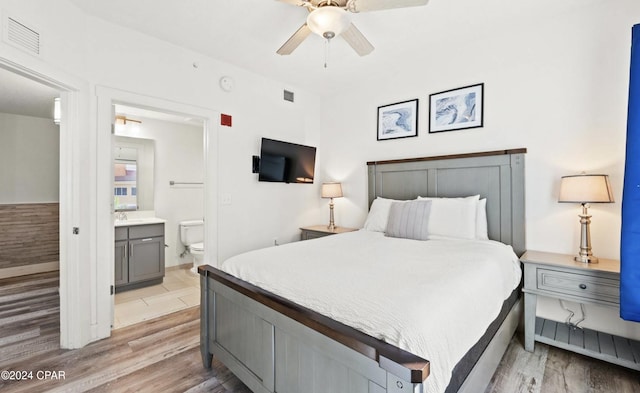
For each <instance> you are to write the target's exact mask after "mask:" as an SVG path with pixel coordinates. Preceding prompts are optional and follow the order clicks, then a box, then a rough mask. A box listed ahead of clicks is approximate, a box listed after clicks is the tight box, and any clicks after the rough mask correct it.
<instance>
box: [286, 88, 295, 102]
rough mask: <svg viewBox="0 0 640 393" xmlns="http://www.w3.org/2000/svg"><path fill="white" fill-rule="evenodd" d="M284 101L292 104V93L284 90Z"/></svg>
mask: <svg viewBox="0 0 640 393" xmlns="http://www.w3.org/2000/svg"><path fill="white" fill-rule="evenodd" d="M284 100H285V101H289V102H293V92H292V91H289V90H285V91H284Z"/></svg>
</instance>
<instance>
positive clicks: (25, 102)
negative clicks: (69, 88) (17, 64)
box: [0, 68, 60, 119]
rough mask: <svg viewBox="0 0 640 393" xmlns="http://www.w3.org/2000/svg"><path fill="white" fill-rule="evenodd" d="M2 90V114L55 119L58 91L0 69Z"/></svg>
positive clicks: (0, 105)
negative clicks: (54, 100) (54, 111)
mask: <svg viewBox="0 0 640 393" xmlns="http://www.w3.org/2000/svg"><path fill="white" fill-rule="evenodd" d="M0 90H2V94H0V112H2V113H13V114H16V115H24V116H33V117H42V118H46V119H53V99H54V98H55V97H58V96H60V93H59V92H58V91H57V90H56V89H53V88H51V87H49V86H45V85H43V84H41V83H38V82H35V81H33V80H31V79H28V78H26V77H24V76H21V75H18V74H14V73H13V72H9V71H7V70H5V69H3V68H0Z"/></svg>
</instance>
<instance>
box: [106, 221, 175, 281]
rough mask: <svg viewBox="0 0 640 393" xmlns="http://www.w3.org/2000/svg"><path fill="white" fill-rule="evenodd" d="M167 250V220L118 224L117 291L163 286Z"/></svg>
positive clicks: (116, 239) (116, 246) (116, 252)
mask: <svg viewBox="0 0 640 393" xmlns="http://www.w3.org/2000/svg"><path fill="white" fill-rule="evenodd" d="M164 247H165V246H164V220H161V219H140V220H128V221H127V220H125V221H120V222H116V226H115V254H114V256H115V291H116V292H122V291H126V290H129V289H135V288H141V287H145V286H149V285H156V284H161V283H162V280H163V278H164V262H165V261H164Z"/></svg>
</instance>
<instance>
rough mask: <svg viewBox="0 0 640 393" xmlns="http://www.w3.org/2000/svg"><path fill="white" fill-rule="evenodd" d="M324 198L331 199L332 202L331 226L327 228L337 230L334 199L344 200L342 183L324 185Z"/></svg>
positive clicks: (330, 204) (330, 208) (330, 209)
mask: <svg viewBox="0 0 640 393" xmlns="http://www.w3.org/2000/svg"><path fill="white" fill-rule="evenodd" d="M322 197H323V198H331V202H329V226H327V228H328V229H329V230H330V231H333V230H335V229H336V224H335V222H334V221H333V198H342V185H341V184H340V183H322Z"/></svg>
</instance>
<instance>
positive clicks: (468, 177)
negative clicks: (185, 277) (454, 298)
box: [199, 149, 526, 393]
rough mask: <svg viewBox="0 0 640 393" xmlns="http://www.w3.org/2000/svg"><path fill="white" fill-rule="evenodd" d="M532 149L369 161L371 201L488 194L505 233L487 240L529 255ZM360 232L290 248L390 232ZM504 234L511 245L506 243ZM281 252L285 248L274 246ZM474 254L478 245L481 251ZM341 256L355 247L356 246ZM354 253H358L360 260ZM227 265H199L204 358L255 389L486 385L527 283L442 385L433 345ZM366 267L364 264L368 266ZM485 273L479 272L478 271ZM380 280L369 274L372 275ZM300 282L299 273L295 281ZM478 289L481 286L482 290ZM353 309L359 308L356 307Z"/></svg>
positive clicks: (464, 388)
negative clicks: (410, 342)
mask: <svg viewBox="0 0 640 393" xmlns="http://www.w3.org/2000/svg"><path fill="white" fill-rule="evenodd" d="M525 152H526V150H525V149H515V150H508V151H495V152H484V153H471V154H462V155H455V156H439V157H425V158H419V159H407V160H394V161H382V162H368V163H367V166H368V188H369V202H370V204H373V203H374V200H376V198H378V197H382V198H389V199H394V200H413V199H415V198H417V197H418V196H429V197H466V196H469V195H479V196H480V197H482V198H486V221H487V228H488V229H487V232H488V233H487V235H488V237H489V238H490V239H492V240H495V241H496V242H485V243H487V244H489V243H495V244H494V245H492V247H495V248H496V249H499V248H500V246H502V247H504V244H506V245H509V246H511V247H512V248H513V250H514V251H515V253H516V254H517V255H520V254H521V253H522V252H523V251H524V249H525V247H524V154H525ZM358 232H359V233H352V234H347V235H336V236H332V237H328V238H322V239H316V240H312V241H307V242H302V243H308V244H307V245H306V246H305V245H304V244H297V243H296V244H294V245H292V247H290V248H291V249H296V250H297V251H296V252H298V253H304V252H311V251H305V249H304V248H301V247H311V248H310V250H311V249H313V247H316V248H317V250H320V249H336V248H339V247H341V245H340V244H341V242H343V240H344V241H345V242H348V241H349V238H350V237H352V238H353V240H352V243H353V242H355V243H362V244H368V243H366V242H368V241H372V242H373V243H371V245H367V246H365V247H366V248H367V249H372V248H373V247H374V245H375V244H377V243H376V242H380V239H381V238H376V237H375V236H380V235H370V234H368V233H366V231H358ZM372 236H373V237H372ZM370 237H372V239H369V238H370ZM401 240H404V239H401ZM363 242H365V243H363ZM410 242H415V243H423V244H425V246H426V245H427V243H429V245H428V246H429V247H435V248H437V247H439V244H440V243H439V242H438V241H433V242H416V241H413V240H410ZM497 242H501V243H503V244H500V245H498V243H497ZM463 243H464V242H462V243H460V245H458V246H456V248H464V247H466V244H467V243H470V244H472V243H473V244H475V243H477V242H475V243H474V242H472V241H469V242H467V243H464V244H463ZM406 244H408V243H406ZM412 244H413V243H412ZM483 244H484V243H483ZM422 246H423V245H420V247H422ZM474 246H475V245H474ZM401 247H402V246H401ZM278 248H284V247H278ZM405 248H407V247H405ZM276 251H278V253H279V252H280V251H279V250H271V251H270V252H272V253H273V252H276ZM471 252H472V253H475V252H477V251H475V250H474V249H472V251H471ZM278 253H276V254H274V255H272V256H271V257H269V256H264V257H261V258H264V259H265V261H266V260H267V259H269V258H273V259H275V260H276V265H274V266H276V267H277V262H278V260H279V259H283V257H282V255H281V254H278ZM313 253H316V250H313ZM375 253H378V254H383V253H384V252H383V251H380V252H374V254H375ZM342 254H346V255H351V254H349V251H345V252H344V253H342ZM294 255H295V253H294ZM354 255H355V254H354ZM242 258H245V259H246V258H248V259H249V261H250V260H251V258H253V259H254V263H255V256H252V255H249V256H248V257H246V256H245V257H242V256H241V257H240V258H236V259H242ZM355 259H356V258H355V257H354V258H353V260H354V261H355ZM354 263H355V262H354ZM225 266H226V270H227V271H226V272H225V271H222V270H220V269H217V268H214V267H212V266H201V267H200V268H199V273H200V275H201V353H202V360H203V363H204V365H205V367H211V362H212V356H216V357H217V358H218V359H219V360H220V361H221V362H222V363H224V364H225V365H226V366H227V367H228V368H229V369H230V370H231V371H232V372H233V373H234V374H235V375H236V376H238V378H239V379H241V380H242V381H243V382H244V383H245V384H246V385H247V386H248V387H249V388H250V389H251V390H252V391H254V392H280V393H284V392H336V393H337V392H354V393H356V392H357V393H359V392H369V393H380V392H414V393H417V392H431V391H439V392H442V391H445V392H447V393H449V392H456V391H457V392H476V391H482V390H483V387H484V386H486V385H487V383H488V382H489V380H490V378H491V376H492V374H493V372H494V370H495V368H496V367H497V364H498V362H499V361H500V358H501V356H502V354H503V353H504V350H505V349H506V347H507V345H508V343H509V341H510V338H511V336H512V335H513V332H514V331H515V327H516V326H517V324H518V321H519V315H520V312H521V302H520V301H519V296H518V293H519V290H518V288H517V287H516V288H514V289H513V290H512V291H511V292H510V293H509V291H508V290H507V291H506V293H505V290H504V289H503V290H502V292H503V296H505V298H506V300H504V302H503V303H502V304H501V305H498V309H497V310H495V311H496V312H497V313H498V315H497V317H496V318H495V319H492V320H489V321H486V322H483V323H484V324H485V325H487V326H488V327H487V328H486V331H485V332H484V334H481V337H480V338H479V339H477V340H476V337H474V338H473V342H474V343H472V344H471V346H470V348H465V351H466V352H465V353H464V354H462V355H460V356H458V357H456V358H455V361H456V363H455V365H452V375H451V377H450V378H447V379H446V384H445V385H442V382H441V381H440V382H438V381H437V380H436V379H435V375H436V374H434V375H433V376H430V374H431V371H432V369H433V370H434V372H435V371H438V370H439V367H440V363H438V361H436V360H433V362H434V363H433V364H432V360H431V359H437V356H435V354H434V356H431V353H429V352H428V350H426V351H427V352H426V353H424V352H422V353H421V356H419V355H416V354H414V353H413V352H410V351H409V350H407V349H405V348H407V347H406V346H405V345H404V344H403V343H402V342H401V341H402V340H400V342H396V341H394V340H393V339H389V337H387V336H385V335H382V336H379V335H377V334H375V331H367V329H366V327H365V328H363V327H362V326H355V327H354V326H353V325H354V324H356V325H357V322H358V319H359V318H358V317H356V318H353V319H354V320H355V322H354V320H351V321H350V322H347V323H345V321H344V319H343V318H344V316H340V315H337V314H336V315H334V314H332V307H333V306H334V302H335V301H336V299H332V300H331V302H328V303H327V304H328V307H327V308H325V309H322V312H318V311H314V310H313V309H312V308H313V306H311V304H312V303H313V302H314V301H316V300H317V299H318V297H319V296H318V295H317V294H314V293H313V292H312V291H311V290H309V291H306V288H304V287H302V288H298V289H296V290H295V291H297V292H309V293H308V294H307V295H308V296H307V297H308V298H309V299H311V300H310V303H309V302H306V301H305V300H304V299H302V300H301V299H297V300H296V301H292V300H290V298H292V297H294V296H287V294H286V291H285V292H282V290H279V289H277V288H276V287H273V288H272V287H270V284H269V282H268V281H265V282H263V281H261V280H263V278H261V277H252V276H251V272H253V270H254V267H256V266H257V265H253V266H252V265H251V264H249V265H237V266H236V267H234V266H235V265H233V263H231V266H227V265H226V262H225ZM242 266H244V267H242ZM283 266H285V267H283ZM487 266H489V265H487ZM276 267H273V268H270V269H267V271H271V272H272V276H273V277H275V278H278V277H283V276H284V274H285V270H287V269H286V265H280V267H279V268H276ZM236 268H237V269H236ZM234 269H236V270H234ZM243 269H244V271H245V273H246V272H249V275H248V276H246V278H247V279H246V280H242V279H239V278H237V277H236V276H237V275H239V276H242V272H240V271H241V270H243ZM278 269H280V270H278ZM283 269H284V270H283ZM331 269H332V268H331V266H329V267H327V270H326V271H324V272H323V273H322V274H325V275H327V274H328V275H330V274H331ZM359 269H360V271H362V272H363V271H364V269H363V268H362V267H360V268H359ZM384 269H385V266H384V265H381V266H377V267H376V270H381V271H383V272H384ZM487 269H488V268H487ZM392 271H393V269H391V270H388V271H387V272H386V273H384V274H387V275H388V274H390V272H392ZM230 272H232V273H234V274H230ZM481 272H482V270H479V271H478V273H474V274H480V273H481ZM313 274H315V273H313ZM334 274H335V273H334ZM352 274H354V273H352ZM492 274H495V273H492ZM362 276H363V277H364V276H365V275H364V274H362ZM387 277H390V276H387ZM341 278H342V279H343V278H344V275H336V276H334V277H333V278H331V277H329V278H328V279H332V280H334V281H336V282H340V279H341ZM411 278H413V275H411V274H410V272H409V273H407V274H406V276H404V277H403V276H402V275H400V276H397V275H396V276H394V277H393V280H394V282H397V286H398V292H399V293H400V292H402V290H403V289H405V288H408V287H405V286H404V284H407V285H409V282H410V281H411ZM371 280H372V278H370V277H368V278H367V280H366V281H367V282H370V281H371ZM274 281H277V280H274ZM295 281H296V280H295V279H294V280H293V282H295ZM363 281H365V280H363ZM290 282H292V281H290ZM256 284H258V285H256ZM339 286H342V287H345V286H346V285H345V284H341V285H339ZM354 287H357V286H356V285H354ZM265 288H267V289H265ZM293 288H295V287H293ZM475 291H476V292H478V290H477V289H475ZM373 292H375V291H373ZM289 295H295V294H289ZM294 298H295V297H294ZM403 299H405V300H407V299H409V300H410V299H411V297H408V298H407V297H406V294H405V298H403ZM383 301H384V299H382V300H380V299H378V300H375V302H376V304H377V303H378V302H383ZM307 306H309V307H307ZM436 306H437V302H436V303H433V304H432V306H430V307H434V308H437V307H436ZM336 307H337V308H339V306H336ZM358 307H360V306H358ZM387 308H391V307H386V308H385V310H386V309H387ZM494 308H495V307H494ZM410 310H411V308H409V311H407V310H404V311H400V314H402V315H407V316H408V317H411V318H408V319H416V318H413V317H414V316H416V315H418V314H424V312H422V313H419V312H415V313H412V312H411V311H410ZM392 311H393V310H392ZM454 311H455V310H454ZM465 312H468V311H465ZM354 314H356V315H357V309H356V310H355V311H354ZM380 314H382V312H380ZM491 318H493V316H492V317H491ZM483 329H484V328H483ZM413 330H416V329H413ZM445 330H446V329H445ZM367 333H369V334H367ZM445 348H446V346H445ZM452 351H453V350H452ZM438 372H439V371H438ZM434 389H435V390H434Z"/></svg>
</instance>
